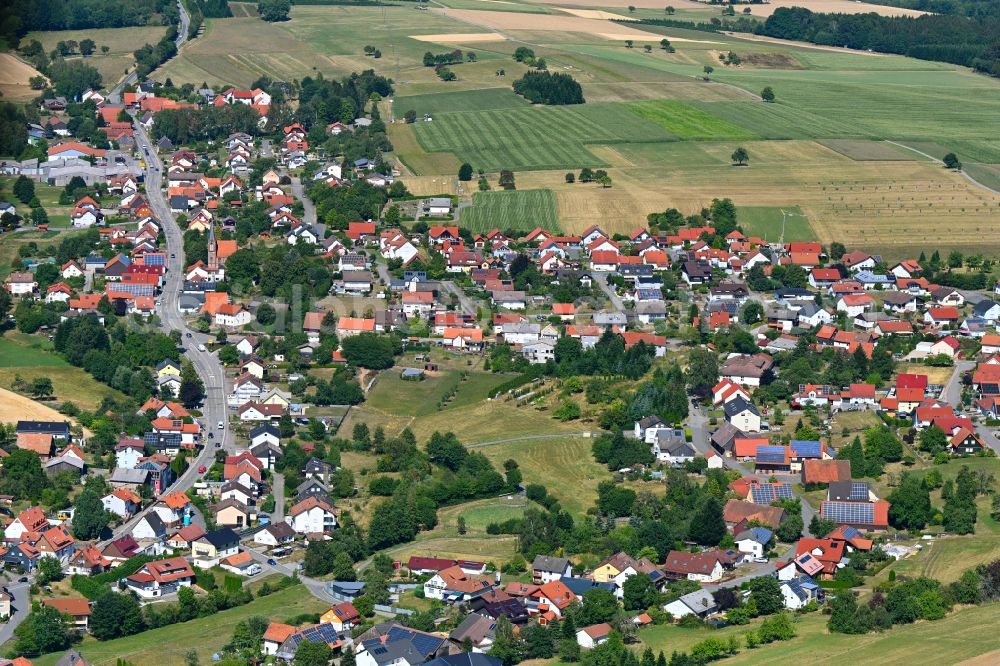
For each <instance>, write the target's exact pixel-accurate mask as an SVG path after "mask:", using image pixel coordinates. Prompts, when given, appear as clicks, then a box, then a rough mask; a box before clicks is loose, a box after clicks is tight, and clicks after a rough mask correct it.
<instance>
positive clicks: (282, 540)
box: [253, 523, 295, 547]
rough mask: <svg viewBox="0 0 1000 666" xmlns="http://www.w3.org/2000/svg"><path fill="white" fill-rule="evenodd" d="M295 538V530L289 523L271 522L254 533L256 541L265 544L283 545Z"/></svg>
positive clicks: (272, 545)
mask: <svg viewBox="0 0 1000 666" xmlns="http://www.w3.org/2000/svg"><path fill="white" fill-rule="evenodd" d="M294 539H295V530H293V529H292V526H291V525H289V524H288V523H271V524H270V525H267V526H265V527H264V529H262V530H260V531H259V532H257V533H256V534H254V535H253V541H254V543H259V544H262V545H264V546H271V547H274V546H281V545H284V544H286V543H291V542H292V541H293V540H294Z"/></svg>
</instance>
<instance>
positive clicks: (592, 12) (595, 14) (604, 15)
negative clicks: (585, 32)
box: [558, 7, 632, 21]
mask: <svg viewBox="0 0 1000 666" xmlns="http://www.w3.org/2000/svg"><path fill="white" fill-rule="evenodd" d="M558 9H559V11H561V12H566V13H567V14H572V15H573V16H579V17H580V18H585V19H598V20H604V21H614V20H619V21H630V20H632V19H629V18H628V17H625V16H622V15H621V14H612V13H611V12H606V11H603V10H601V9H570V8H569V7H559V8H558Z"/></svg>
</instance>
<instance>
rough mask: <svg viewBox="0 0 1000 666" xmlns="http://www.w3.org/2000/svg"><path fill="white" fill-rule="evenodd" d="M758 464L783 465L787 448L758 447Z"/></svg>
mask: <svg viewBox="0 0 1000 666" xmlns="http://www.w3.org/2000/svg"><path fill="white" fill-rule="evenodd" d="M757 462H759V463H783V462H785V447H783V446H758V447H757Z"/></svg>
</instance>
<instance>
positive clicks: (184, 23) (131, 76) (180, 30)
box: [108, 0, 191, 104]
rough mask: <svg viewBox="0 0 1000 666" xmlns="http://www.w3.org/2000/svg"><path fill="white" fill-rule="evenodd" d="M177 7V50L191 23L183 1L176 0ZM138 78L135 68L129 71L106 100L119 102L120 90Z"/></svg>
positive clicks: (120, 99)
mask: <svg viewBox="0 0 1000 666" xmlns="http://www.w3.org/2000/svg"><path fill="white" fill-rule="evenodd" d="M177 9H178V12H179V13H180V19H181V20H180V25H179V26H178V27H177V39H176V40H175V41H174V43H175V44H176V45H177V50H178V51H179V50H180V48H181V46H183V45H184V42H186V41H187V38H188V25H189V24H190V23H191V17H190V16H188V13H187V10H186V9H184V3H183V2H181V0H177ZM138 78H139V75H138V72H136V71H135V70H132V71H131V72H129V73H128V74H127V75H126V76H125V78H124V79H122V80H121V81H119V82H118V85H116V86H115V87H114V88H112V89H111V92H110V93H109V94H108V100H109V101H110V102H111V103H112V104H121V101H122V98H121V95H122V90H124V89H125V86H131V85H133V84H135V83H138Z"/></svg>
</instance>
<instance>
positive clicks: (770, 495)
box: [750, 457, 795, 504]
mask: <svg viewBox="0 0 1000 666" xmlns="http://www.w3.org/2000/svg"><path fill="white" fill-rule="evenodd" d="M782 462H784V457H782ZM782 499H795V494H794V493H793V492H792V487H791V486H790V485H788V484H787V483H759V484H756V485H753V486H750V501H751V502H753V503H754V504H770V503H771V502H776V501H778V500H782Z"/></svg>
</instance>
